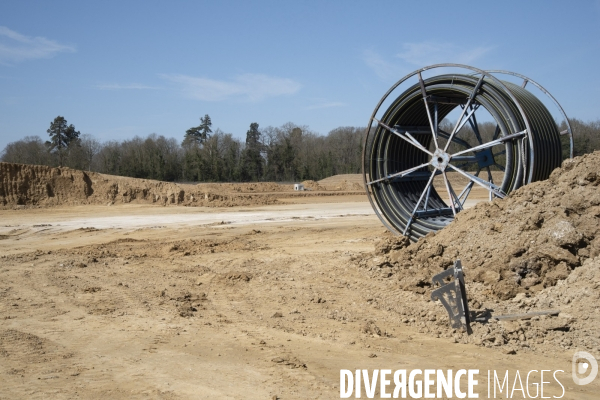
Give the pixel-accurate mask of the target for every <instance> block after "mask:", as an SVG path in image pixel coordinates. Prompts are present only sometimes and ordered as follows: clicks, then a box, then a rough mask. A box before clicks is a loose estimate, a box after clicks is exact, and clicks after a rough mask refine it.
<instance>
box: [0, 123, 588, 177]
mask: <svg viewBox="0 0 600 400" xmlns="http://www.w3.org/2000/svg"><path fill="white" fill-rule="evenodd" d="M570 122H571V126H572V128H573V136H574V143H575V145H574V155H575V156H579V155H582V154H585V153H590V152H593V151H595V150H600V120H597V121H592V122H584V121H582V120H579V119H571V120H570ZM444 123H445V124H446V125H448V126H447V127H446V128H447V129H451V127H452V126H451V125H452V124H450V123H449V122H448V121H443V122H442V125H443V124H444ZM565 128H566V126H565V125H564V122H563V123H562V125H561V126H560V130H564V129H565ZM494 129H495V125H494V124H492V123H491V122H490V123H483V124H481V125H480V130H481V135H482V136H485V137H486V138H487V137H488V136H489V137H491V136H492V135H493V132H494ZM364 132H365V128H360V127H339V128H336V129H334V130H332V131H330V132H329V133H328V134H327V135H319V134H317V133H315V132H313V131H311V130H310V129H309V128H308V127H307V126H301V125H296V124H293V123H287V124H284V125H282V126H280V127H272V126H268V127H266V128H260V127H259V124H258V123H256V122H253V123H251V124H250V126H249V128H248V131H247V132H246V139H245V141H243V140H240V139H237V138H235V137H234V136H233V135H232V134H230V133H225V132H223V131H221V130H220V129H218V128H216V129H215V130H214V131H213V128H212V121H211V118H210V117H209V116H208V115H205V116H204V117H202V118H200V125H199V126H196V127H192V128H190V129H188V130H187V131H186V132H185V135H184V136H183V140H181V141H178V140H176V139H174V138H166V137H164V136H162V135H156V134H151V135H148V136H147V137H145V138H143V137H139V136H136V137H134V138H132V139H126V140H123V141H114V140H113V141H108V142H104V143H101V142H99V141H98V140H97V139H95V138H94V137H93V136H91V135H86V134H83V135H82V134H81V133H80V132H79V131H77V130H76V129H75V127H74V126H73V125H72V124H71V125H68V124H67V121H66V119H65V118H64V117H61V116H58V117H56V118H55V119H54V121H52V122H51V124H50V128H49V129H48V130H47V133H48V135H49V139H50V140H48V141H43V140H42V139H41V138H40V137H39V136H27V137H25V138H24V139H22V140H18V141H16V142H12V143H9V144H8V145H7V146H6V147H5V148H4V150H3V152H2V153H1V155H0V160H2V161H4V162H13V163H21V164H38V165H48V166H67V167H70V168H75V169H82V170H89V171H95V172H100V173H105V174H111V175H121V176H129V177H134V178H145V179H157V180H164V181H188V182H249V181H276V182H292V181H303V180H309V179H311V180H320V179H323V178H326V177H328V176H332V175H336V174H354V173H360V172H361V160H362V146H363V137H364ZM562 139H563V140H564V139H566V136H564V137H562Z"/></svg>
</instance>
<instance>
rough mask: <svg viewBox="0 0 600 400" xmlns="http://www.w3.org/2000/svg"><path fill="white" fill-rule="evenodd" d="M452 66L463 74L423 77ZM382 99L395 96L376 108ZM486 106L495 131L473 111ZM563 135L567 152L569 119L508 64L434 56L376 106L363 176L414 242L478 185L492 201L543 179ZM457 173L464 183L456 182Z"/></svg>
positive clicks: (377, 205) (557, 161)
mask: <svg viewBox="0 0 600 400" xmlns="http://www.w3.org/2000/svg"><path fill="white" fill-rule="evenodd" d="M448 67H452V68H454V69H456V68H458V69H462V70H465V72H466V73H460V74H442V75H438V76H433V77H430V78H427V79H423V78H422V72H424V71H426V70H430V69H435V68H448ZM501 74H505V75H512V76H514V77H517V78H520V79H522V80H523V82H522V84H521V86H519V85H517V84H515V83H511V82H508V81H502V80H500V79H498V78H497V77H496V75H501ZM413 77H417V78H418V81H417V83H415V84H413V85H412V86H410V87H408V88H407V89H406V90H404V91H403V92H402V93H401V94H400V95H399V96H397V97H396V98H395V99H393V97H392V96H391V94H392V93H393V92H397V88H398V87H399V86H400V85H402V84H405V82H406V81H407V80H409V78H413ZM413 79H414V78H413ZM529 82H531V83H532V84H533V85H535V86H536V87H538V88H539V89H540V90H541V91H542V92H544V93H545V94H547V95H548V96H549V97H550V98H551V100H552V101H554V103H555V104H556V105H557V106H558V108H559V110H560V112H561V113H562V115H563V117H564V120H565V122H566V124H567V130H566V131H564V132H559V129H558V127H557V125H556V122H555V121H554V118H553V117H552V115H551V114H550V112H549V111H548V109H547V108H546V107H545V106H544V104H543V103H542V102H541V101H540V100H539V99H538V98H537V97H536V96H534V95H533V94H532V93H531V92H529V91H528V90H527V89H526V84H527V83H529ZM405 85H406V84H405ZM385 102H388V103H391V104H390V105H389V106H388V107H387V109H386V110H385V112H383V113H382V115H381V116H378V113H379V112H380V108H381V106H382V105H383V104H384V103H385ZM455 109H456V110H458V111H459V114H460V116H459V117H458V118H457V121H456V123H455V124H454V125H453V126H452V127H451V128H450V127H446V129H444V126H440V122H441V121H442V120H443V119H444V118H445V117H446V116H448V114H450V113H451V112H452V111H453V110H455ZM483 110H485V111H487V113H488V114H487V117H488V119H489V117H490V116H491V119H493V121H494V124H495V129H494V131H493V133H492V132H489V131H488V132H486V134H484V132H483V130H482V129H481V128H482V126H481V124H480V123H479V122H478V119H477V116H478V115H481V114H482V112H483ZM488 127H489V124H488ZM561 135H569V136H568V139H569V140H564V139H561ZM565 137H566V136H565ZM565 143H566V145H567V146H570V151H569V154H570V155H571V156H572V132H571V127H570V125H569V120H568V118H567V117H566V115H565V114H564V111H563V109H562V108H561V107H560V105H559V104H558V103H557V102H556V100H555V99H554V98H553V97H552V96H551V95H550V94H549V93H548V92H547V91H546V90H545V89H544V88H542V87H541V86H540V85H539V84H537V83H536V82H534V81H532V80H531V79H529V78H526V77H524V76H522V75H519V74H515V73H511V72H507V71H494V73H491V72H486V71H483V70H480V69H477V68H473V67H469V66H465V65H458V64H438V65H433V66H429V67H425V68H422V69H420V70H417V71H415V72H413V73H411V74H409V75H407V76H405V77H404V78H402V79H401V80H400V81H398V82H397V83H396V84H395V85H394V86H392V88H390V90H389V91H388V92H387V93H386V94H385V95H384V96H383V98H382V99H381V101H380V102H379V104H378V105H377V107H376V108H375V111H374V112H373V114H372V116H371V119H370V120H369V124H368V126H367V131H366V135H365V141H364V146H363V179H364V183H365V188H366V191H367V195H368V198H369V201H370V202H371V205H372V206H373V209H374V210H375V213H376V214H377V216H378V217H379V219H380V220H381V221H382V222H383V224H384V225H385V226H386V227H387V228H388V229H389V230H390V231H392V232H393V233H395V234H399V235H406V236H408V237H410V239H411V240H413V241H416V240H418V239H419V238H420V237H422V236H424V235H426V234H427V233H429V232H432V231H438V230H440V229H442V228H443V227H445V226H446V225H448V224H449V223H450V222H451V221H452V220H453V219H454V217H455V215H456V214H457V213H458V212H460V211H461V210H462V209H463V207H464V206H465V202H466V200H467V198H468V196H469V194H470V193H471V189H472V188H473V187H474V186H479V187H483V188H485V190H486V191H487V192H488V194H489V198H490V200H491V199H493V198H496V197H498V198H503V197H505V196H506V195H507V194H508V193H510V192H511V191H513V190H515V189H518V188H519V187H521V186H523V185H525V184H528V183H530V182H535V181H539V180H543V179H547V178H548V176H549V175H550V173H551V172H552V170H553V169H555V168H557V167H559V166H560V165H561V162H562V153H563V147H564V146H565ZM456 176H460V177H461V178H462V180H463V182H464V184H461V185H460V187H455V186H458V185H457V180H456V179H453V177H456ZM453 182H454V183H453ZM434 183H435V184H434Z"/></svg>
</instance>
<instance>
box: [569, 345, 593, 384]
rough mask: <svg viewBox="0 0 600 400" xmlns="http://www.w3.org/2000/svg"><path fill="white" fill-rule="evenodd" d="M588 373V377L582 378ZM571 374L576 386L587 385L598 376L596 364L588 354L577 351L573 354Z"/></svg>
mask: <svg viewBox="0 0 600 400" xmlns="http://www.w3.org/2000/svg"><path fill="white" fill-rule="evenodd" d="M590 367H591V368H590ZM588 372H589V375H588V376H586V377H583V376H584V375H585V374H586V373H588ZM572 373H573V382H575V384H576V385H587V384H588V383H590V382H592V381H593V380H594V379H595V378H596V375H598V362H597V361H596V359H595V358H594V356H593V355H591V354H590V353H587V352H585V351H578V352H577V353H575V354H573V363H572Z"/></svg>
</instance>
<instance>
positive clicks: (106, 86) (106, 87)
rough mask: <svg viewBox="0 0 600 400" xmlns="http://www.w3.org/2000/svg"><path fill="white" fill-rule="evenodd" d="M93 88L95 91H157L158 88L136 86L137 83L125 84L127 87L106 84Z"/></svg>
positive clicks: (117, 84)
mask: <svg viewBox="0 0 600 400" xmlns="http://www.w3.org/2000/svg"><path fill="white" fill-rule="evenodd" d="M95 87H96V89H100V90H129V89H134V90H144V89H158V88H156V87H153V86H147V85H141V84H138V83H130V84H127V85H123V84H120V83H106V84H101V85H96V86H95Z"/></svg>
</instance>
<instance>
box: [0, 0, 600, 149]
mask: <svg viewBox="0 0 600 400" xmlns="http://www.w3.org/2000/svg"><path fill="white" fill-rule="evenodd" d="M442 62H454V63H464V64H469V65H472V66H475V67H478V68H482V69H506V70H512V71H515V72H519V73H521V74H524V75H527V76H530V77H531V78H533V79H535V80H537V81H538V82H539V83H541V84H542V85H544V86H545V87H546V88H547V89H548V90H549V91H550V92H551V93H552V94H553V95H554V96H555V97H556V98H557V99H558V101H559V102H560V103H561V105H562V106H563V107H564V109H565V110H566V112H567V114H568V115H569V116H570V117H575V118H580V119H583V120H597V119H598V118H600V107H599V105H600V101H599V99H600V1H502V2H489V1H482V0H480V1H428V2H417V1H411V2H408V1H281V0H280V1H254V2H252V1H210V2H202V1H195V2H192V1H187V2H183V1H181V2H180V1H169V2H158V1H102V2H85V1H71V2H65V1H51V2H49V1H39V2H34V1H4V2H2V3H0V151H1V149H3V148H4V147H5V146H6V144H7V143H9V142H11V141H15V140H19V139H21V138H23V137H24V136H27V135H39V136H41V137H42V138H44V139H45V138H46V137H47V134H46V129H48V127H49V125H50V122H51V121H52V120H53V119H54V118H55V117H56V116H58V115H62V116H64V117H65V118H66V119H67V120H68V122H69V123H72V124H74V125H75V127H76V128H77V129H78V130H80V131H81V132H82V133H88V134H92V135H94V136H95V137H96V138H98V139H100V140H102V141H106V140H122V139H125V138H131V137H133V136H135V135H140V136H146V135H148V134H150V133H157V134H159V135H165V136H167V137H175V138H177V139H178V140H180V139H182V138H183V134H184V132H185V130H186V129H188V128H190V127H192V126H196V125H198V124H199V118H200V117H201V116H203V115H204V114H209V115H210V116H211V118H212V121H213V128H220V129H222V130H223V131H225V132H227V133H232V134H234V135H235V136H236V137H239V138H244V137H245V133H246V131H247V129H248V127H249V125H250V123H252V122H258V123H259V124H260V126H261V127H266V126H268V125H272V126H280V125H282V124H284V123H286V122H293V123H295V124H298V125H307V126H308V127H309V128H310V129H311V130H313V131H315V132H318V133H321V134H326V133H327V132H329V131H330V130H331V129H334V128H336V127H339V126H365V125H366V124H367V122H368V119H369V117H370V115H371V112H372V111H373V108H374V107H375V105H376V104H377V102H378V101H379V99H380V98H381V96H382V95H383V94H384V93H385V92H386V91H387V89H388V88H389V87H390V86H391V85H392V84H393V83H394V82H395V81H397V80H398V79H400V78H401V77H402V76H403V75H405V74H406V73H408V72H411V71H413V70H415V69H418V68H420V67H423V66H426V65H430V64H434V63H442Z"/></svg>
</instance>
